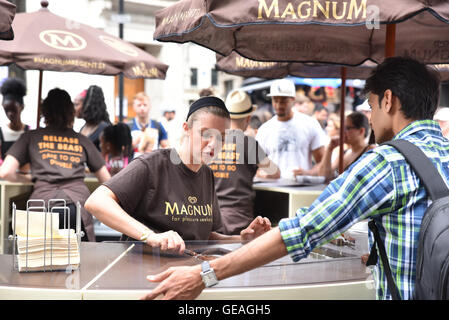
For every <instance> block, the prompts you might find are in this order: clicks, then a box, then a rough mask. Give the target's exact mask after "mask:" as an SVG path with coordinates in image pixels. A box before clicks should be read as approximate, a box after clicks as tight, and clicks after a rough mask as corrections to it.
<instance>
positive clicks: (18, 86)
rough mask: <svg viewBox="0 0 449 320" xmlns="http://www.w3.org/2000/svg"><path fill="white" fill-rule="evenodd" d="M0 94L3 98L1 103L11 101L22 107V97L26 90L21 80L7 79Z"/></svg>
mask: <svg viewBox="0 0 449 320" xmlns="http://www.w3.org/2000/svg"><path fill="white" fill-rule="evenodd" d="M0 93H1V94H2V96H3V101H6V100H13V101H17V102H19V103H20V104H22V105H23V97H24V96H25V95H26V93H27V88H26V86H25V83H24V82H23V81H22V80H21V79H17V78H8V79H6V80H5V81H4V82H3V84H2V86H1V89H0Z"/></svg>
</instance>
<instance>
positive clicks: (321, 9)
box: [257, 0, 367, 20]
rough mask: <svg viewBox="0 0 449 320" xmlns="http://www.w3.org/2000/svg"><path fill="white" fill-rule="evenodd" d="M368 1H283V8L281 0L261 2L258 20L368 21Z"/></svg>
mask: <svg viewBox="0 0 449 320" xmlns="http://www.w3.org/2000/svg"><path fill="white" fill-rule="evenodd" d="M270 1H271V2H270ZM366 1H367V0H347V1H324V0H309V1H288V2H287V1H282V2H281V4H282V5H283V6H282V7H281V6H279V0H259V9H258V14H257V19H269V18H281V19H285V18H289V19H298V18H299V19H308V18H317V17H324V18H326V19H335V20H342V19H346V20H353V19H354V20H357V19H360V18H362V19H366Z"/></svg>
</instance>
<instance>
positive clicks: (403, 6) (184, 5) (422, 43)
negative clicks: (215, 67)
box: [154, 0, 449, 66]
mask: <svg viewBox="0 0 449 320" xmlns="http://www.w3.org/2000/svg"><path fill="white" fill-rule="evenodd" d="M388 24H395V25H396V41H395V46H396V55H400V56H404V55H408V56H412V57H415V58H416V59H418V60H421V61H423V62H425V63H432V64H436V63H446V62H447V61H448V60H449V1H443V0H429V1H422V0H394V1H390V0H332V1H325V0H258V1H256V0H208V1H205V0H181V1H179V2H178V3H176V4H174V5H172V6H170V7H167V8H165V9H162V10H160V11H159V12H157V14H156V31H155V34H154V38H155V39H157V40H159V41H169V42H179V43H184V42H187V41H191V42H194V43H197V44H199V45H202V46H204V47H207V48H209V49H212V50H214V51H215V52H217V53H220V54H222V55H229V54H230V53H231V52H232V51H233V50H235V51H236V52H238V53H239V54H240V55H242V56H244V57H247V58H250V59H254V60H259V61H285V62H317V63H336V64H342V65H352V66H355V65H359V64H361V63H363V62H364V61H366V60H367V59H371V60H372V61H375V62H377V63H380V62H382V61H383V60H384V58H385V56H386V55H385V44H386V29H387V25H388Z"/></svg>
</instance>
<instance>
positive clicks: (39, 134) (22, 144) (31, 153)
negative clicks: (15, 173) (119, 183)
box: [7, 127, 104, 183]
mask: <svg viewBox="0 0 449 320" xmlns="http://www.w3.org/2000/svg"><path fill="white" fill-rule="evenodd" d="M7 154H10V155H12V156H14V158H16V159H17V161H19V163H20V165H24V164H26V163H30V168H31V174H32V179H33V181H36V180H38V181H46V182H50V183H57V182H63V181H67V180H74V179H84V176H85V173H84V170H85V164H86V165H87V166H88V167H89V169H90V171H92V172H96V171H98V170H99V169H100V168H101V167H102V166H103V165H104V159H103V157H102V156H101V153H100V152H98V150H97V149H96V148H95V146H94V145H93V143H92V142H90V140H89V138H87V137H85V136H83V135H81V134H79V133H76V132H75V131H73V130H72V129H66V130H59V129H56V128H48V127H47V128H41V129H37V130H32V131H27V132H25V133H23V134H22V135H21V136H20V138H19V139H18V140H17V141H16V142H15V143H14V145H13V146H12V147H11V148H10V149H9V150H8V153H7Z"/></svg>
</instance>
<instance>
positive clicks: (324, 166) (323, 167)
mask: <svg viewBox="0 0 449 320" xmlns="http://www.w3.org/2000/svg"><path fill="white" fill-rule="evenodd" d="M338 144H339V138H333V139H331V141H330V142H329V145H328V146H327V147H326V150H325V152H324V156H323V158H322V159H321V162H320V163H319V164H318V175H319V176H324V177H326V180H327V181H329V180H332V179H333V178H334V172H335V170H336V169H337V167H338V161H337V162H334V163H332V153H333V151H334V150H335V148H336V147H337V146H338ZM337 160H338V159H337Z"/></svg>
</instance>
